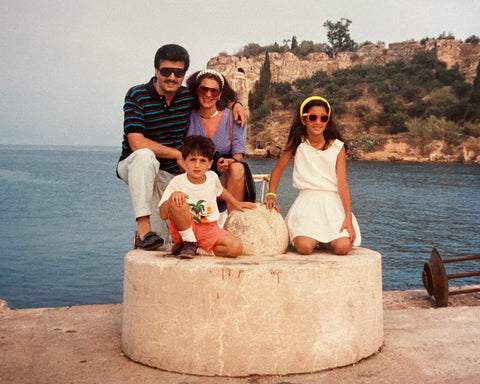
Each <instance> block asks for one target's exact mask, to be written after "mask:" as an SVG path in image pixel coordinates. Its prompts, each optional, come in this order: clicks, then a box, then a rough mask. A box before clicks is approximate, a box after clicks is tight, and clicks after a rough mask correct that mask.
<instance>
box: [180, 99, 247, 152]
mask: <svg viewBox="0 0 480 384" xmlns="http://www.w3.org/2000/svg"><path fill="white" fill-rule="evenodd" d="M192 135H200V136H207V135H206V134H205V130H204V128H203V124H202V119H201V117H200V114H199V113H198V110H197V109H194V110H193V111H192V112H191V113H190V118H189V120H188V124H187V136H192ZM212 141H213V142H214V144H215V151H217V152H218V153H219V154H220V156H223V155H228V154H231V155H234V154H235V153H241V154H243V155H245V154H246V150H245V143H246V142H247V125H246V124H245V125H244V126H243V127H241V126H240V125H239V124H238V123H237V122H236V121H235V120H233V123H232V142H233V145H232V146H230V109H228V108H225V110H224V111H223V116H222V119H221V120H220V124H219V126H218V128H217V131H216V132H215V134H214V135H213V137H212ZM230 147H232V150H230Z"/></svg>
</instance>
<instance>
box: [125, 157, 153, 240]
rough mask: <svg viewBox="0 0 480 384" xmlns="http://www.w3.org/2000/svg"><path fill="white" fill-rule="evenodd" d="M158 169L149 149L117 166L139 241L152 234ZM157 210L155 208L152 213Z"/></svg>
mask: <svg viewBox="0 0 480 384" xmlns="http://www.w3.org/2000/svg"><path fill="white" fill-rule="evenodd" d="M159 168H160V163H159V162H158V160H157V159H156V158H155V154H154V153H153V152H152V151H151V150H149V149H139V150H137V151H135V152H133V153H132V154H131V155H130V156H128V157H127V158H126V159H124V160H122V161H121V162H119V164H118V168H117V171H118V174H119V176H120V178H121V179H122V180H123V181H124V182H125V183H127V184H128V188H129V191H130V196H131V199H132V205H133V211H134V214H135V218H136V221H137V232H138V235H139V238H140V239H144V237H145V235H146V234H148V233H149V232H152V228H151V223H150V216H151V214H152V204H153V191H154V187H155V181H156V177H157V173H158V170H159ZM157 204H158V203H157ZM157 210H158V208H156V207H155V208H154V212H156V211H157Z"/></svg>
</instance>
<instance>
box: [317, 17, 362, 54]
mask: <svg viewBox="0 0 480 384" xmlns="http://www.w3.org/2000/svg"><path fill="white" fill-rule="evenodd" d="M351 23H352V22H351V21H350V20H348V19H346V18H343V17H342V18H341V19H340V21H337V22H336V23H334V22H332V21H330V20H327V21H326V22H325V23H324V24H323V26H324V27H325V28H327V39H328V42H329V43H330V48H331V51H332V52H333V55H334V56H336V55H337V53H338V52H344V51H354V50H355V47H356V44H355V41H353V40H352V39H351V38H350V31H349V27H350V24H351Z"/></svg>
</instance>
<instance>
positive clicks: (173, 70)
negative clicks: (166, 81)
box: [159, 67, 186, 78]
mask: <svg viewBox="0 0 480 384" xmlns="http://www.w3.org/2000/svg"><path fill="white" fill-rule="evenodd" d="M159 71H160V74H161V75H162V76H164V77H169V76H170V75H171V74H172V73H173V74H174V75H175V77H176V78H180V77H183V76H185V72H186V71H185V69H182V68H170V67H164V68H160V69H159Z"/></svg>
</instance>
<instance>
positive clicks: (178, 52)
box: [153, 44, 190, 71]
mask: <svg viewBox="0 0 480 384" xmlns="http://www.w3.org/2000/svg"><path fill="white" fill-rule="evenodd" d="M162 60H169V61H183V63H184V64H185V65H184V67H183V68H184V69H185V71H186V70H187V69H188V67H189V66H190V56H189V54H188V52H187V50H186V49H185V48H183V47H182V46H180V45H178V44H166V45H163V46H161V47H160V48H158V50H157V52H156V53H155V59H154V60H153V65H154V66H155V68H160V62H161V61H162Z"/></svg>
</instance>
